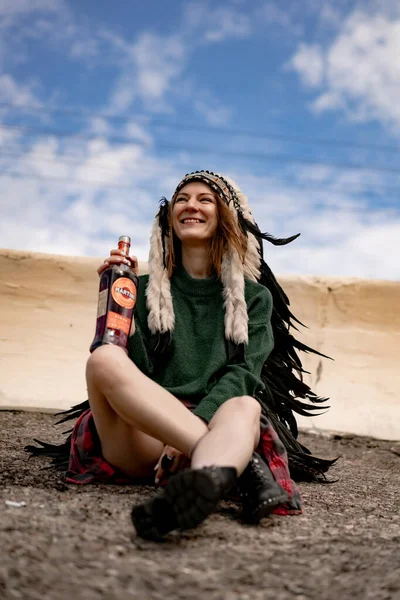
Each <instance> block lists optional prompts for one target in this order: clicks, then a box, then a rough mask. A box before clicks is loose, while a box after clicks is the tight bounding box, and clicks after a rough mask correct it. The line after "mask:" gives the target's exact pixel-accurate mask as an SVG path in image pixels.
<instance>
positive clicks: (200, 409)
mask: <svg viewBox="0 0 400 600" xmlns="http://www.w3.org/2000/svg"><path fill="white" fill-rule="evenodd" d="M253 285H254V284H253ZM257 288H258V289H257V292H256V294H254V295H253V296H252V297H251V299H250V300H249V301H248V302H247V311H248V316H249V343H248V345H247V346H246V348H245V362H242V363H239V364H232V365H229V364H228V365H227V366H226V367H225V369H224V371H223V373H222V375H221V377H220V379H219V380H218V381H216V383H215V384H214V385H213V387H212V388H211V390H210V391H209V393H208V394H207V395H206V396H205V397H204V398H203V399H202V400H201V401H200V402H199V404H198V405H197V407H196V409H195V410H194V414H195V415H197V416H198V417H201V418H202V419H204V420H205V421H206V422H207V423H208V422H209V421H211V419H212V417H213V416H214V414H215V413H216V411H217V410H218V408H219V407H220V406H221V405H222V404H223V403H224V402H226V400H229V399H230V398H234V397H236V396H253V397H254V396H255V394H256V393H257V392H259V391H261V390H262V389H264V387H265V386H264V384H263V382H262V380H261V370H262V367H263V364H264V362H265V361H266V360H267V358H268V356H269V354H270V353H271V351H272V349H273V346H274V340H273V332H272V326H271V314H272V297H271V294H270V292H269V290H267V289H266V288H264V287H263V286H257Z"/></svg>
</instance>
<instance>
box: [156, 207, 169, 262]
mask: <svg viewBox="0 0 400 600" xmlns="http://www.w3.org/2000/svg"><path fill="white" fill-rule="evenodd" d="M168 215H169V202H168V200H167V199H166V198H161V200H160V208H159V211H158V213H157V217H158V222H159V224H160V228H161V239H162V247H163V265H164V269H166V268H167V257H166V252H165V238H166V237H169V216H168Z"/></svg>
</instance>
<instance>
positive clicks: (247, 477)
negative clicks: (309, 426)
mask: <svg viewBox="0 0 400 600" xmlns="http://www.w3.org/2000/svg"><path fill="white" fill-rule="evenodd" d="M237 487H238V489H239V493H240V498H241V501H242V506H243V511H242V520H243V521H244V522H245V523H249V524H254V525H256V524H258V523H259V522H260V520H261V519H262V518H264V517H266V516H268V515H269V514H270V513H271V512H272V511H273V509H274V508H276V507H277V506H280V505H281V504H284V503H285V502H286V501H287V500H288V498H289V496H288V494H287V492H286V491H285V490H284V489H283V488H282V487H281V486H280V485H279V484H278V483H277V482H276V480H275V478H274V476H273V474H272V471H271V469H270V468H269V466H268V464H267V463H266V462H265V461H264V460H263V459H262V458H261V456H259V455H258V454H257V453H256V452H254V453H253V456H252V458H251V460H250V462H249V464H248V465H247V467H246V469H245V470H244V471H243V473H242V475H241V476H240V477H239V478H238V480H237Z"/></svg>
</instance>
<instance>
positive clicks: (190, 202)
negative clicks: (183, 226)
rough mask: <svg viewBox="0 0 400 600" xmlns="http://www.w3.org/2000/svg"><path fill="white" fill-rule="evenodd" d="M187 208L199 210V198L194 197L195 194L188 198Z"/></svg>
mask: <svg viewBox="0 0 400 600" xmlns="http://www.w3.org/2000/svg"><path fill="white" fill-rule="evenodd" d="M186 208H187V209H189V210H194V211H196V210H197V208H198V203H197V199H196V198H194V197H193V196H192V197H190V198H189V199H188V201H187V204H186Z"/></svg>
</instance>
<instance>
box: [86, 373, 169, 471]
mask: <svg viewBox="0 0 400 600" xmlns="http://www.w3.org/2000/svg"><path fill="white" fill-rule="evenodd" d="M89 386H90V383H89V382H88V388H89ZM88 391H89V398H90V408H91V410H92V414H93V420H94V423H95V425H96V430H97V433H98V436H99V438H100V443H101V452H102V455H103V458H105V460H106V461H107V462H109V463H110V464H111V465H112V466H113V467H115V468H117V469H119V470H120V471H122V472H123V473H125V474H126V475H128V476H129V477H146V476H151V475H152V474H153V469H154V466H155V464H156V463H157V460H158V458H159V457H160V455H161V453H162V451H163V448H164V444H163V443H162V442H160V441H159V440H157V439H155V438H153V437H151V436H150V435H147V434H146V433H143V432H142V431H140V430H138V429H136V428H135V427H133V426H132V425H130V424H129V423H126V421H124V420H123V419H122V418H121V417H120V416H119V415H118V414H117V413H116V412H115V411H114V410H113V408H112V407H111V406H110V405H109V403H108V402H107V400H106V398H105V397H104V396H103V395H102V394H101V393H99V391H98V390H97V389H92V390H89V389H88Z"/></svg>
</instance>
